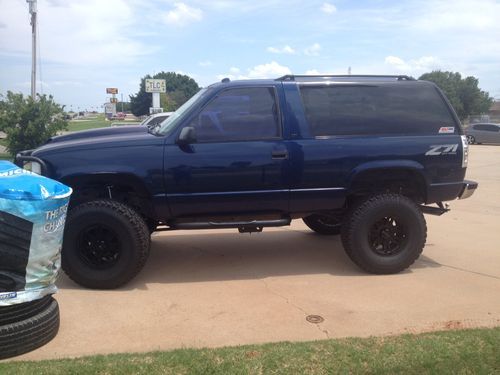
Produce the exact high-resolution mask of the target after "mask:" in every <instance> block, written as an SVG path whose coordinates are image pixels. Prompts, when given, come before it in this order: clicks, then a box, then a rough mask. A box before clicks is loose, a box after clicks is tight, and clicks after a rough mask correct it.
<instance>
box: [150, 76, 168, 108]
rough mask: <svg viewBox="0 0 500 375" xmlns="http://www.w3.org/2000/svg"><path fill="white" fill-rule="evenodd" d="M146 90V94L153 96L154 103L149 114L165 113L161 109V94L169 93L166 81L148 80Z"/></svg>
mask: <svg viewBox="0 0 500 375" xmlns="http://www.w3.org/2000/svg"><path fill="white" fill-rule="evenodd" d="M145 88H146V92H150V93H152V94H153V103H152V106H151V107H150V108H149V113H150V114H153V113H159V112H163V108H161V107H160V93H162V92H163V93H165V92H167V82H166V81H165V80H164V79H152V78H146V82H145Z"/></svg>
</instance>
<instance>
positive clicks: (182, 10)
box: [164, 3, 203, 26]
mask: <svg viewBox="0 0 500 375" xmlns="http://www.w3.org/2000/svg"><path fill="white" fill-rule="evenodd" d="M202 18H203V11H202V10H201V9H199V8H194V7H190V6H189V5H187V4H184V3H174V9H172V10H170V11H168V12H167V13H166V14H165V16H164V20H165V22H166V23H167V24H169V25H174V26H185V25H187V24H189V23H192V22H198V21H201V20H202Z"/></svg>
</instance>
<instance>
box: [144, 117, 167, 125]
mask: <svg viewBox="0 0 500 375" xmlns="http://www.w3.org/2000/svg"><path fill="white" fill-rule="evenodd" d="M167 118H168V116H158V117H154V118H152V119H151V121H150V122H149V123H148V126H154V125H158V124H160V123H162V122H163V121H164V120H166V119H167Z"/></svg>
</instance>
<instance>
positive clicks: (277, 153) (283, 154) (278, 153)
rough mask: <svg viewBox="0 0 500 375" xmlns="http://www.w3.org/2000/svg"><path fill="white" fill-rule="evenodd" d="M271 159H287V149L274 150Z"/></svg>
mask: <svg viewBox="0 0 500 375" xmlns="http://www.w3.org/2000/svg"><path fill="white" fill-rule="evenodd" d="M271 157H272V158H273V159H288V151H287V150H274V151H273V152H272V154H271Z"/></svg>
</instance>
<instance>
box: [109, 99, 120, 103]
mask: <svg viewBox="0 0 500 375" xmlns="http://www.w3.org/2000/svg"><path fill="white" fill-rule="evenodd" d="M109 102H110V103H118V98H109Z"/></svg>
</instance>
